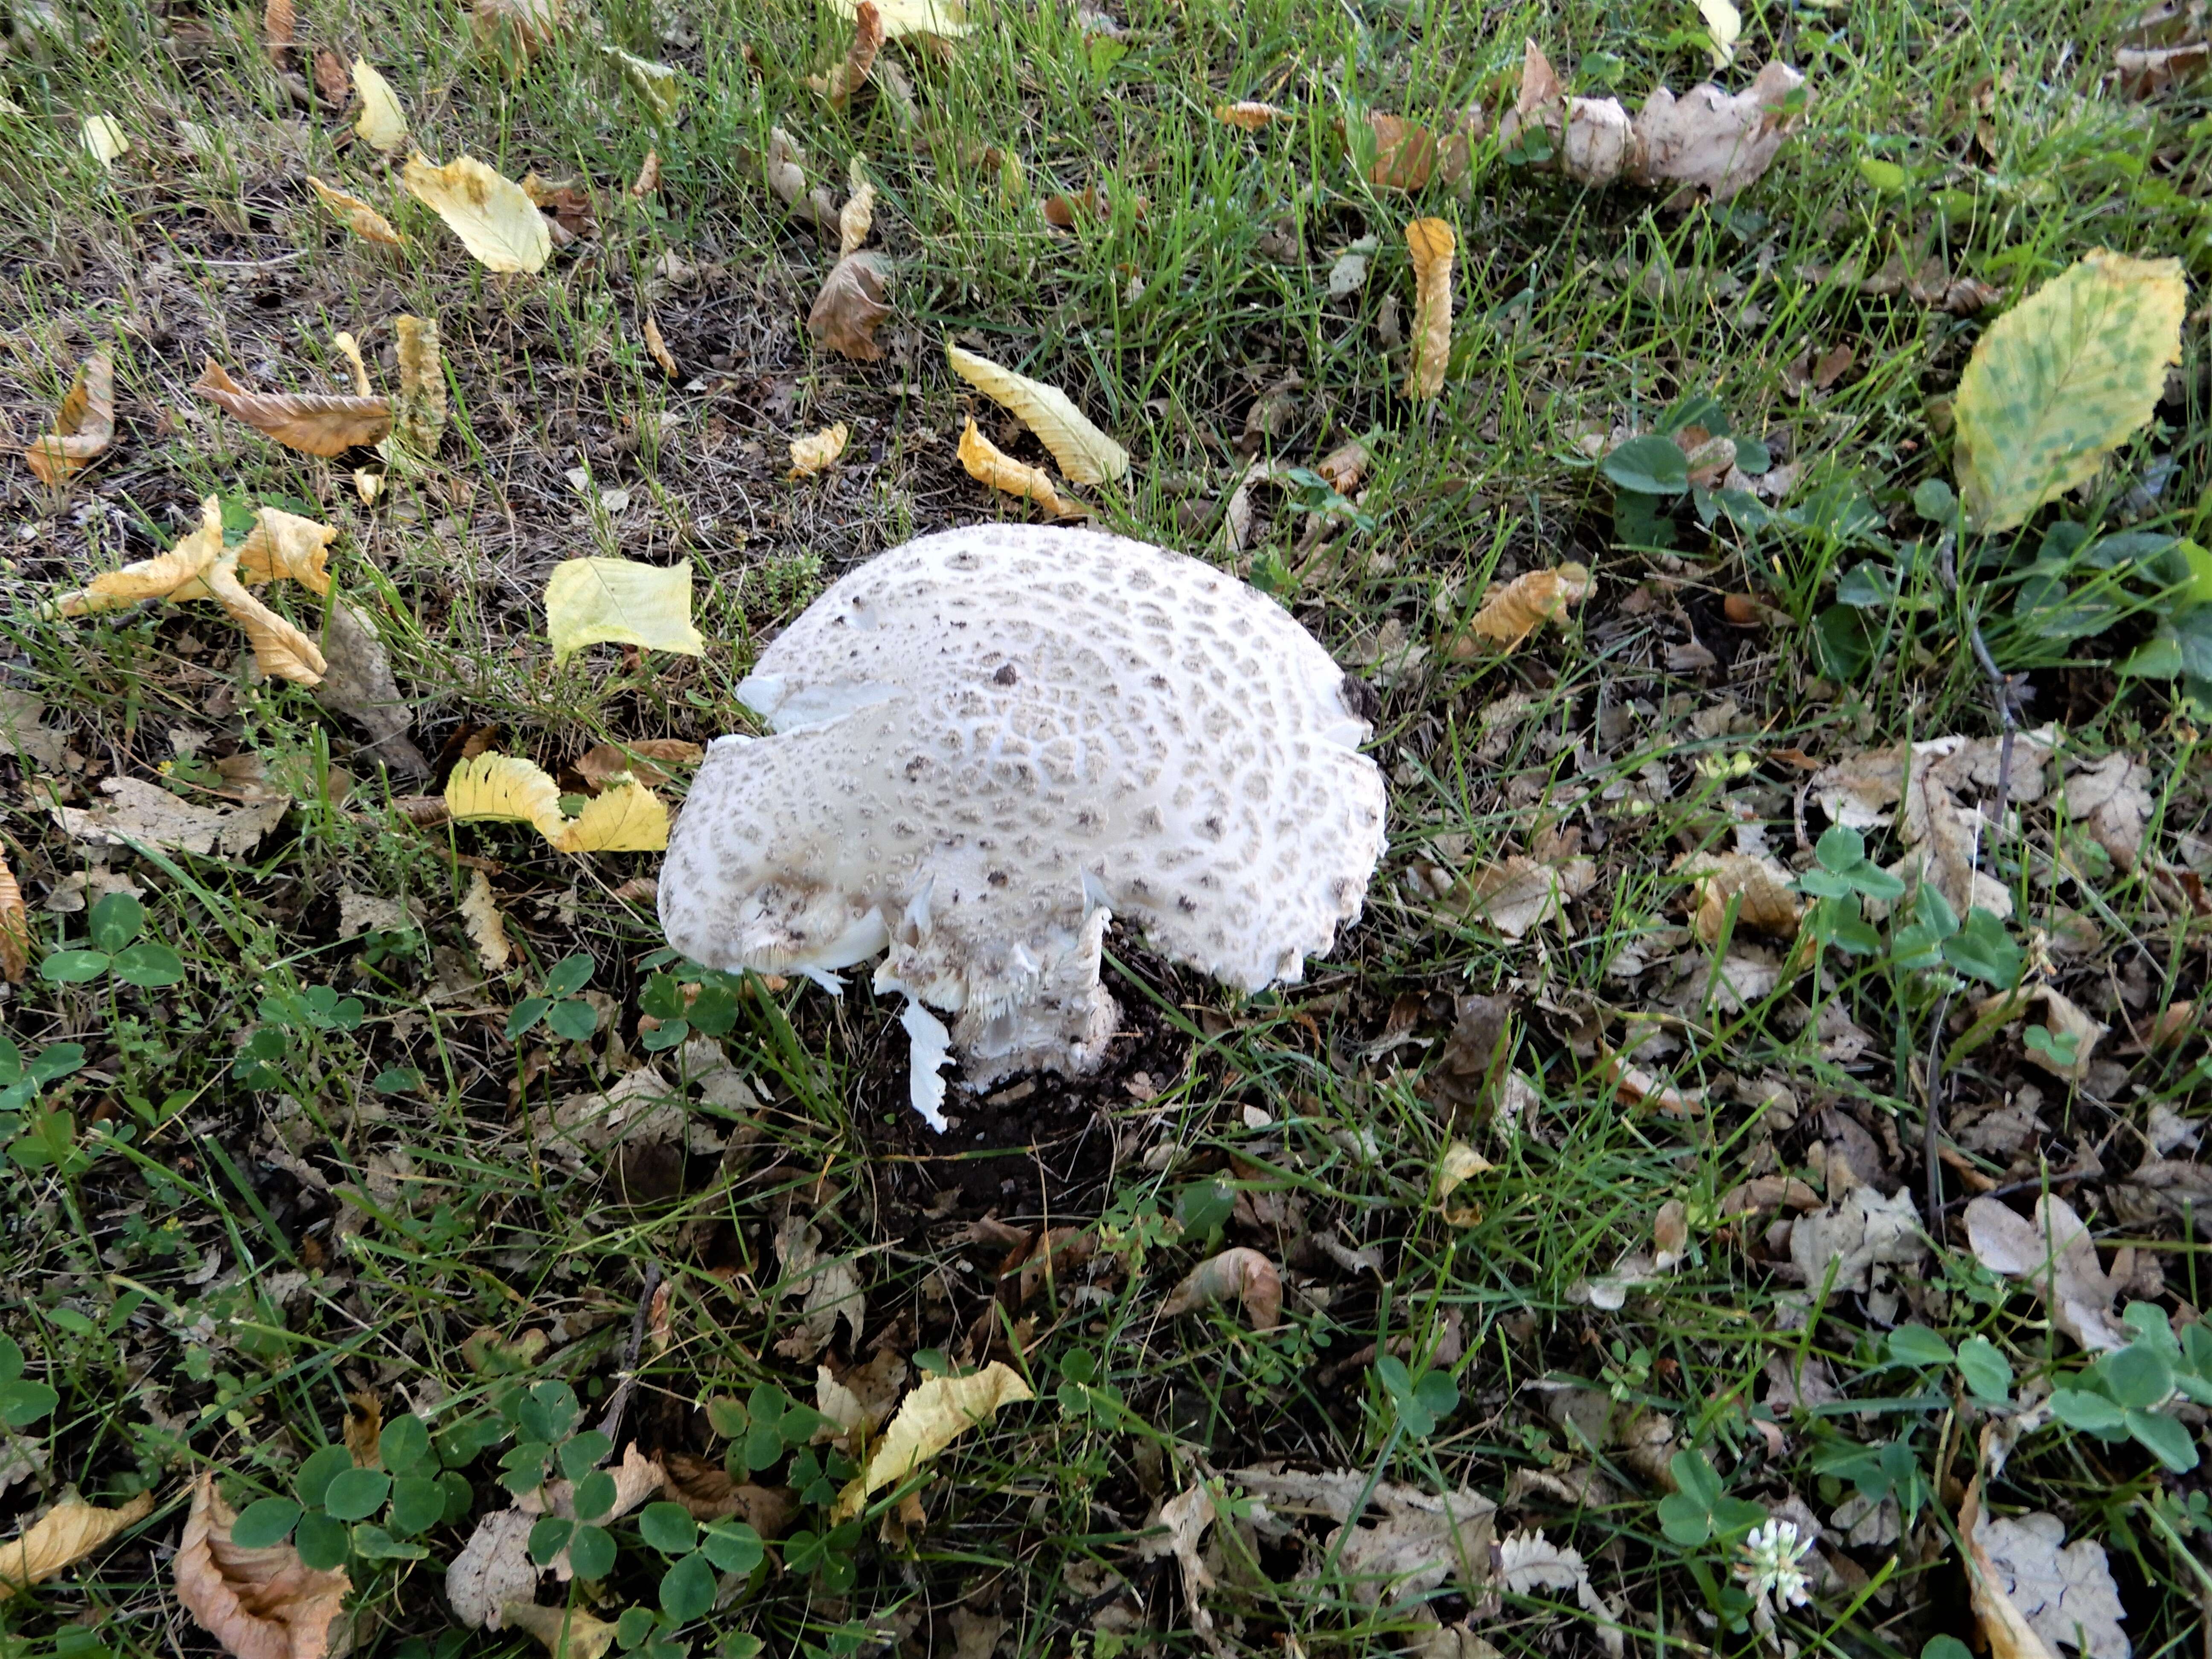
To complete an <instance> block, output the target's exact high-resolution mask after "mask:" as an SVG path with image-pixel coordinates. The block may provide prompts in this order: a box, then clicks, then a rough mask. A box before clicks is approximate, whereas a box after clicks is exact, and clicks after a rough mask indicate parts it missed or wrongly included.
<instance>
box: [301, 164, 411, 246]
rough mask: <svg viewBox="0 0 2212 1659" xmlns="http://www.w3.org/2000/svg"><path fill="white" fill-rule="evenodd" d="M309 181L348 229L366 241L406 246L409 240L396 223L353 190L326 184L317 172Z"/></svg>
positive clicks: (308, 177)
mask: <svg viewBox="0 0 2212 1659" xmlns="http://www.w3.org/2000/svg"><path fill="white" fill-rule="evenodd" d="M307 184H308V186H309V188H311V189H312V190H313V191H314V192H315V194H316V196H317V197H319V198H320V199H321V201H322V204H323V205H324V206H325V207H326V208H328V209H329V210H331V213H332V214H333V215H335V216H337V217H338V218H340V219H342V220H343V221H344V222H345V224H346V228H348V229H349V230H350V231H352V232H353V234H355V235H356V236H358V237H360V238H361V239H362V240H363V241H364V242H377V243H380V244H382V245H383V246H386V247H404V246H406V244H407V239H406V238H405V237H404V236H402V235H401V234H399V233H398V231H396V230H394V229H393V228H392V222H391V221H390V220H388V219H386V217H385V216H383V215H382V214H380V213H379V212H378V211H377V210H375V209H374V208H373V207H371V206H370V205H369V204H368V203H366V202H364V201H362V199H361V197H358V196H356V195H354V194H353V193H352V192H351V191H343V190H339V189H337V188H335V187H334V186H332V185H326V184H325V183H324V182H323V181H322V180H321V179H318V178H316V177H315V175H314V174H313V173H309V174H308V175H307Z"/></svg>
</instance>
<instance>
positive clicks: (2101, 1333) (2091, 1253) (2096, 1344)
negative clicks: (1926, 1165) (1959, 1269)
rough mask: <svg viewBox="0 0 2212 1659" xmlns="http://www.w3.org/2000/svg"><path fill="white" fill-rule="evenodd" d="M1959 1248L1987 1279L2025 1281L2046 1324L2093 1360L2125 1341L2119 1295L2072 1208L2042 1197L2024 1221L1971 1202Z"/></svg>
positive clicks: (1993, 1202) (1989, 1204) (1999, 1205)
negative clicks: (1969, 1252)
mask: <svg viewBox="0 0 2212 1659" xmlns="http://www.w3.org/2000/svg"><path fill="white" fill-rule="evenodd" d="M1965 1220H1966V1243H1967V1244H1968V1246H1969V1247H1970V1248H1971V1249H1972V1250H1973V1252H1974V1259H1975V1260H1976V1261H1979V1262H1980V1263H1981V1264H1982V1265H1983V1266H1984V1267H1987V1268H1988V1269H1990V1272H1992V1273H2002V1274H2004V1275H2005V1276H2006V1277H2007V1278H2008V1279H2025V1280H2026V1281H2027V1283H2028V1285H2030V1287H2031V1288H2033V1291H2035V1293H2036V1295H2037V1296H2038V1297H2040V1298H2041V1300H2042V1302H2043V1304H2044V1306H2045V1309H2046V1310H2049V1312H2050V1315H2051V1323H2052V1324H2053V1325H2055V1326H2057V1328H2059V1329H2060V1330H2061V1331H2063V1332H2064V1333H2065V1334H2067V1335H2069V1336H2070V1337H2072V1338H2073V1339H2074V1340H2075V1341H2076V1342H2078V1343H2080V1344H2081V1346H2082V1347H2084V1348H2085V1349H2087V1350H2088V1351H2089V1352H2093V1353H2108V1352H2112V1351H2113V1350H2114V1349H2118V1348H2124V1347H2125V1346H2128V1344H2129V1342H2130V1340H2133V1334H2132V1332H2131V1331H2130V1329H2129V1328H2128V1327H2127V1326H2125V1325H2124V1324H2122V1323H2121V1322H2120V1320H2119V1316H2118V1314H2117V1313H2116V1312H2115V1311H2114V1308H2113V1304H2115V1303H2116V1302H2117V1301H2118V1298H2119V1297H2120V1295H2121V1294H2122V1292H2123V1291H2125V1290H2126V1288H2127V1286H2126V1285H2125V1284H2124V1281H2123V1280H2122V1279H2117V1278H2115V1277H2113V1276H2112V1274H2110V1273H2106V1271H2105V1270H2104V1268H2103V1267H2101V1266H2100V1265H2099V1263H2098V1261H2097V1246H2096V1243H2095V1241H2093V1239H2092V1238H2091V1237H2089V1230H2088V1228H2087V1225H2084V1224H2083V1222H2082V1220H2081V1217H2080V1216H2078V1215H2076V1214H2075V1212H2074V1206H2072V1205H2070V1204H2069V1203H2068V1202H2067V1201H2066V1200H2064V1199H2063V1198H2057V1197H2052V1196H2046V1197H2042V1198H2039V1199H2037V1200H2036V1201H2035V1209H2034V1212H2033V1215H2032V1217H2024V1216H2021V1215H2020V1214H2018V1213H2017V1212H2015V1211H2014V1210H2013V1209H2012V1208H2011V1207H2010V1206H2008V1205H2006V1204H2005V1203H2003V1202H2002V1200H1998V1199H1994V1198H1977V1199H1975V1200H1973V1201H1972V1202H1971V1203H1970V1204H1968V1205H1967V1206H1966V1217H1965Z"/></svg>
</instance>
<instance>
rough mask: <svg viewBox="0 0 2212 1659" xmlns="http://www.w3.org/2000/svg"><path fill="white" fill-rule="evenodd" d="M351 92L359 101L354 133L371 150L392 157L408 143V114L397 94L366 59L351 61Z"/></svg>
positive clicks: (390, 84) (390, 83)
mask: <svg viewBox="0 0 2212 1659" xmlns="http://www.w3.org/2000/svg"><path fill="white" fill-rule="evenodd" d="M353 89H354V91H355V92H356V94H359V95H360V98H361V113H360V114H359V115H357V116H356V117H355V118H354V124H353V130H354V131H355V132H356V133H357V134H359V135H360V137H361V141H362V143H364V144H367V145H368V147H369V148H370V149H374V150H381V151H382V152H383V153H384V154H385V155H391V154H392V151H394V150H396V149H398V148H399V147H400V145H402V144H404V143H406V142H407V111H406V109H405V107H404V106H403V105H402V104H401V103H400V101H399V94H398V93H396V92H394V91H393V90H392V82H389V81H387V80H386V79H385V78H384V77H383V76H381V75H380V74H378V73H377V72H376V67H375V65H374V64H371V63H370V62H369V61H368V59H367V58H355V59H354V60H353Z"/></svg>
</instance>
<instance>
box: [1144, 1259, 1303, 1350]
mask: <svg viewBox="0 0 2212 1659" xmlns="http://www.w3.org/2000/svg"><path fill="white" fill-rule="evenodd" d="M1222 1304H1232V1305H1236V1306H1241V1307H1242V1308H1243V1310H1244V1311H1245V1313H1246V1314H1247V1315H1248V1316H1249V1317H1250V1319H1251V1321H1252V1328H1253V1329H1255V1330H1260V1331H1271V1330H1273V1329H1274V1328H1275V1326H1276V1324H1277V1322H1279V1320H1280V1319H1281V1318H1282V1316H1283V1275H1282V1273H1281V1271H1280V1270H1279V1268H1277V1267H1276V1266H1275V1264H1274V1263H1273V1262H1272V1261H1269V1260H1267V1257H1266V1256H1264V1255H1261V1253H1260V1252H1259V1251H1257V1250H1254V1249H1245V1248H1243V1247H1242V1246H1239V1247H1238V1248H1237V1249H1230V1250H1224V1251H1222V1252H1221V1253H1220V1254H1219V1255H1212V1256H1208V1257H1207V1258H1206V1260H1205V1261H1201V1262H1200V1263H1199V1264H1198V1266H1196V1267H1193V1268H1192V1269H1191V1270H1190V1271H1189V1272H1188V1273H1185V1274H1184V1275H1183V1276H1182V1281H1181V1282H1180V1283H1179V1284H1177V1285H1176V1287H1175V1289H1174V1290H1172V1291H1169V1292H1168V1299H1167V1300H1166V1301H1165V1302H1163V1303H1162V1304H1160V1317H1161V1318H1163V1319H1173V1318H1175V1317H1176V1316H1178V1315H1181V1314H1187V1313H1191V1312H1194V1311H1195V1310H1198V1309H1200V1308H1211V1307H1217V1306H1220V1305H1222Z"/></svg>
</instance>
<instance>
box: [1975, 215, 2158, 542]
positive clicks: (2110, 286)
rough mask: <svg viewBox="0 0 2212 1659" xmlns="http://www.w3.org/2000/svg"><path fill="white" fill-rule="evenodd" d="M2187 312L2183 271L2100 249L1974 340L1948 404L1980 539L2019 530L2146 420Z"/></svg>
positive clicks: (2088, 475) (2080, 480)
mask: <svg viewBox="0 0 2212 1659" xmlns="http://www.w3.org/2000/svg"><path fill="white" fill-rule="evenodd" d="M2188 310H2189V284H2188V282H2187V281H2186V279H2185V278H2184V276H2182V272H2181V261H2180V260H2179V259H2133V258H2129V257H2128V256H2127V255H2126V254H2124V253H2113V252H2109V251H2107V250H2106V249H2102V248H2100V249H2098V250H2096V251H2095V252H2092V253H2090V254H2088V255H2087V256H2086V257H2085V258H2082V259H2081V261H2079V262H2078V263H2077V264H2075V265H2073V266H2072V267H2070V268H2069V270H2065V271H2064V272H2063V273H2061V274H2060V275H2059V276H2057V277H2054V278H2053V279H2052V280H2051V281H2050V282H2048V283H2045V284H2044V285H2043V286H2042V287H2041V288H2039V289H2037V290H2036V291H2035V292H2034V293H2033V294H2032V295H2029V296H2028V297H2027V299H2026V300H2024V301H2021V303H2020V304H2019V305H2017V306H2015V307H2013V309H2012V310H2010V311H2008V312H2007V313H2005V314H2004V315H2003V316H2002V317H2000V318H1998V319H1997V320H1996V322H1994V323H1992V324H1990V326H1989V327H1988V328H1987V329H1986V330H1984V331H1983V334H1982V337H1981V338H1980V339H1979V340H1978V341H1977V342H1976V343H1975V345H1974V355H1973V356H1972V357H1970V358H1969V359H1967V362H1966V372H1965V373H1964V374H1961V375H1960V377H1959V389H1958V392H1957V393H1956V394H1955V395H1954V398H1952V401H1951V411H1952V416H1953V418H1954V421H1955V422H1957V434H1958V435H1957V438H1956V440H1955V442H1954V459H1955V462H1956V465H1957V467H1958V473H1959V493H1960V495H1962V496H1964V497H1965V498H1966V510H1967V512H1968V513H1969V514H1971V515H1972V518H1973V520H1974V522H1975V527H1976V528H1977V529H1978V530H1980V531H1982V532H1984V533H1987V532H1994V531H2000V530H2009V529H2011V528H2013V527H2014V526H2016V525H2019V524H2021V523H2023V522H2024V521H2025V520H2027V517H2028V515H2029V514H2031V513H2033V512H2034V511H2035V510H2036V509H2037V508H2038V507H2041V506H2042V505H2043V504H2044V503H2045V501H2049V500H2051V498H2052V497H2053V496H2055V495H2061V494H2063V493H2064V492H2065V491H2067V490H2069V489H2073V488H2074V487H2075V485H2076V484H2080V483H2086V482H2087V480H2088V479H2090V478H2091V477H2093V476H2094V475H2095V473H2096V471H2097V469H2098V467H2099V466H2100V465H2101V464H2102V462H2103V460H2104V458H2105V457H2106V455H2107V454H2109V453H2111V452H2112V451H2113V450H2114V449H2117V448H2118V447H2119V446H2120V445H2121V444H2123V443H2125V442H2126V441H2127V440H2128V439H2129V437H2130V436H2131V435H2133V434H2134V433H2135V432H2136V429H2137V428H2140V427H2141V426H2142V424H2143V423H2144V422H2146V421H2148V420H2149V419H2150V417H2151V414H2152V411H2153V410H2155V409H2156V407H2157V406H2158V400H2159V399H2160V398H2161V397H2162V396H2164V395H2165V390H2166V369H2167V368H2168V367H2170V366H2171V365H2172V364H2174V363H2178V362H2180V361H2181V323H2182V319H2183V318H2184V317H2185V315H2186V314H2187V313H2188Z"/></svg>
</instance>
